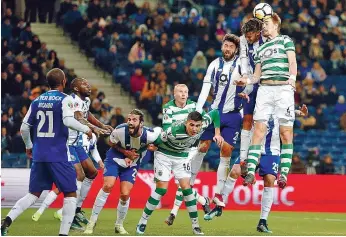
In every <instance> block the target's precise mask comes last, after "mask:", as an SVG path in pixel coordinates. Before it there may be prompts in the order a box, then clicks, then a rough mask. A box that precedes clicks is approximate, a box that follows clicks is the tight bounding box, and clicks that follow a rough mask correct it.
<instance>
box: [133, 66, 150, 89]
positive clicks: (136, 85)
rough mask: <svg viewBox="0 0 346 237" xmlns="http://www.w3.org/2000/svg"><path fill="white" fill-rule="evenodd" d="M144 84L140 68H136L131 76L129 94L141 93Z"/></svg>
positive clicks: (144, 79) (144, 80)
mask: <svg viewBox="0 0 346 237" xmlns="http://www.w3.org/2000/svg"><path fill="white" fill-rule="evenodd" d="M146 82H147V79H146V78H145V76H144V75H143V71H142V68H140V67H137V68H136V70H135V73H134V74H133V75H132V76H131V79H130V86H131V92H132V93H134V94H135V93H137V92H141V91H142V90H143V87H144V84H145V83H146Z"/></svg>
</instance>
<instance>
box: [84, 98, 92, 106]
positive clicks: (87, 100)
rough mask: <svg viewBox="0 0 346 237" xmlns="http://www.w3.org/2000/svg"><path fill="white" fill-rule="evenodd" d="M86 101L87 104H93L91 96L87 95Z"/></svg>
mask: <svg viewBox="0 0 346 237" xmlns="http://www.w3.org/2000/svg"><path fill="white" fill-rule="evenodd" d="M85 102H86V103H87V104H89V105H90V104H91V100H90V98H89V97H86V98H85Z"/></svg>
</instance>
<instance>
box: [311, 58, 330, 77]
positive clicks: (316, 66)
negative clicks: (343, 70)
mask: <svg viewBox="0 0 346 237" xmlns="http://www.w3.org/2000/svg"><path fill="white" fill-rule="evenodd" d="M311 73H312V78H313V79H314V80H315V81H316V82H322V81H324V80H325V79H326V78H327V74H326V72H325V71H324V69H323V68H322V66H321V64H320V63H319V62H314V63H313V64H312V69H311Z"/></svg>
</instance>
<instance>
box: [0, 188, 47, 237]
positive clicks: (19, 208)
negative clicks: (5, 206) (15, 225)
mask: <svg viewBox="0 0 346 237" xmlns="http://www.w3.org/2000/svg"><path fill="white" fill-rule="evenodd" d="M41 193H42V192H34V193H28V194H26V195H25V196H24V197H22V198H21V199H19V200H18V201H17V202H16V204H15V205H14V206H13V208H12V209H11V211H10V212H9V213H8V214H7V216H6V217H5V218H4V219H3V220H2V222H1V235H2V236H5V235H7V233H8V229H9V227H10V226H11V224H12V222H13V221H14V220H15V219H17V217H18V216H19V215H21V214H22V213H23V212H24V211H25V210H26V209H28V208H29V207H31V206H32V205H33V204H34V203H35V202H36V201H37V199H38V198H39V197H40V196H41Z"/></svg>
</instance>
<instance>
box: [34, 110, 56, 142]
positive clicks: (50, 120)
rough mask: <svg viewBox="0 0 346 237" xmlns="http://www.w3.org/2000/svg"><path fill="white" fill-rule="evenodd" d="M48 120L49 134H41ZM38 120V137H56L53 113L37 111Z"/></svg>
mask: <svg viewBox="0 0 346 237" xmlns="http://www.w3.org/2000/svg"><path fill="white" fill-rule="evenodd" d="M46 118H48V132H41V130H42V127H43V125H44V124H45V123H46ZM36 119H37V120H39V123H38V127H37V137H54V136H55V133H54V132H53V111H46V113H45V112H43V111H42V110H39V111H37V114H36Z"/></svg>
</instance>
